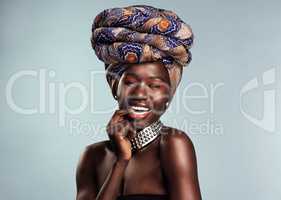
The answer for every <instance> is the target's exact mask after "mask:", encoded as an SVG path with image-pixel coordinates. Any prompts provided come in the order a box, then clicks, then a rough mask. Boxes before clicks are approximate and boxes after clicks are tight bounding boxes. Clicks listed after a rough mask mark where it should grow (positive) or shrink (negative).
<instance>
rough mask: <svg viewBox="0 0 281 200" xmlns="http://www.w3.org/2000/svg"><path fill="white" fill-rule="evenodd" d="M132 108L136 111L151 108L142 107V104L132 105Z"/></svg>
mask: <svg viewBox="0 0 281 200" xmlns="http://www.w3.org/2000/svg"><path fill="white" fill-rule="evenodd" d="M131 108H132V109H133V110H135V111H148V110H149V108H146V107H140V106H131Z"/></svg>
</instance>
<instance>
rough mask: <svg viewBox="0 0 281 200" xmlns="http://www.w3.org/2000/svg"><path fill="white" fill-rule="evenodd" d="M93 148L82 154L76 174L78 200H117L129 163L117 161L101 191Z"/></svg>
mask: <svg viewBox="0 0 281 200" xmlns="http://www.w3.org/2000/svg"><path fill="white" fill-rule="evenodd" d="M94 153H95V152H93V149H92V148H89V147H88V148H87V149H86V150H85V152H84V153H83V154H82V156H81V159H80V161H79V164H78V168H77V172H76V185H77V196H76V199H77V200H112V199H117V196H118V193H119V189H120V187H121V182H122V178H123V175H124V171H125V169H126V166H127V161H121V160H120V161H118V160H117V161H116V162H115V163H114V164H113V167H112V168H111V170H110V172H109V174H108V176H107V178H106V180H105V182H104V183H103V185H102V187H101V189H100V191H98V188H97V184H96V179H95V178H96V177H95V172H94V169H95V161H94V157H95V156H94Z"/></svg>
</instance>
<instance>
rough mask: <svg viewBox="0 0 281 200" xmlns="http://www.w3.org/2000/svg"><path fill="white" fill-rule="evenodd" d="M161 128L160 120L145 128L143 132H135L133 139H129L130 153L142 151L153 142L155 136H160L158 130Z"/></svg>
mask: <svg viewBox="0 0 281 200" xmlns="http://www.w3.org/2000/svg"><path fill="white" fill-rule="evenodd" d="M162 127H163V124H162V122H161V121H160V120H157V121H155V122H153V123H152V124H150V125H149V126H147V127H145V128H144V129H143V130H141V131H139V132H137V134H136V136H135V137H133V138H130V141H131V144H132V148H131V149H132V151H137V150H139V149H142V148H143V147H144V146H146V145H148V144H149V143H151V142H152V141H153V140H155V139H156V138H157V136H158V135H160V130H161V128H162Z"/></svg>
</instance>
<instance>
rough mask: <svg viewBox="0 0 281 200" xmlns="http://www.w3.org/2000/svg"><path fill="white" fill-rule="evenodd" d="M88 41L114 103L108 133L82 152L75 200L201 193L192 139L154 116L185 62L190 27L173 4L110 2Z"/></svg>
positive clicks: (177, 198)
mask: <svg viewBox="0 0 281 200" xmlns="http://www.w3.org/2000/svg"><path fill="white" fill-rule="evenodd" d="M91 42H92V46H93V48H94V50H95V52H96V54H97V56H98V58H99V59H100V60H102V61H103V62H104V63H105V68H106V72H107V75H106V77H107V81H108V83H109V85H110V87H111V89H112V94H113V97H114V98H115V99H116V100H117V101H118V105H119V110H117V111H116V112H115V113H114V114H113V116H112V118H111V120H110V122H109V123H108V125H107V134H108V136H109V140H107V141H102V142H98V143H95V144H92V145H89V146H88V147H87V148H86V150H85V152H84V153H83V155H82V157H81V159H80V162H79V165H78V168H77V177H76V181H77V200H115V199H118V200H140V199H141V200H157V199H159V200H164V199H169V200H199V199H201V194H200V188H199V181H198V176H197V164H196V155H195V150H194V147H193V144H192V142H191V140H190V138H189V137H188V136H187V134H186V133H184V132H183V131H181V130H178V129H175V128H172V127H168V126H164V125H163V124H162V122H161V121H160V117H161V115H162V114H163V113H164V112H165V110H166V109H167V107H168V105H169V103H170V102H171V100H172V97H173V95H174V93H175V90H176V88H177V86H178V84H179V82H180V80H181V75H182V68H183V66H185V65H187V64H188V63H189V62H190V61H191V54H190V52H189V50H188V49H189V48H190V47H191V45H192V42H193V33H192V31H191V28H190V27H189V26H188V25H187V24H185V23H184V22H183V21H182V20H181V19H180V18H179V17H178V16H177V15H176V14H175V13H173V12H171V11H167V10H163V9H157V8H154V7H151V6H144V5H136V6H129V7H125V8H113V9H107V10H105V11H103V12H101V13H100V14H99V15H98V16H97V17H96V18H95V20H94V24H93V27H92V39H91Z"/></svg>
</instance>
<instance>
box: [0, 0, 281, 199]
mask: <svg viewBox="0 0 281 200" xmlns="http://www.w3.org/2000/svg"><path fill="white" fill-rule="evenodd" d="M131 4H149V5H153V6H156V7H161V8H166V9H170V10H174V11H176V13H177V14H178V15H179V16H180V17H181V18H182V19H183V20H184V21H186V22H187V23H189V24H190V25H191V27H192V29H193V32H194V34H195V43H194V46H193V48H192V50H191V51H192V54H193V61H192V62H191V64H190V65H189V66H188V67H187V68H186V69H185V71H184V75H183V79H182V82H181V85H180V87H179V88H178V90H177V94H176V95H177V96H176V97H177V98H179V100H180V101H179V102H176V101H173V102H172V105H171V107H170V108H169V110H168V111H167V113H166V114H165V115H164V116H163V121H164V122H165V123H166V124H169V125H171V126H174V127H178V128H181V127H180V126H181V125H183V124H190V123H192V122H193V123H197V124H202V123H203V124H204V123H205V122H206V121H207V120H211V121H213V124H217V125H220V126H221V127H222V128H223V131H222V132H221V133H220V134H213V133H211V132H207V133H206V132H204V131H201V132H199V133H198V132H196V131H192V130H185V131H186V132H187V133H188V134H189V136H190V137H191V139H192V141H193V143H194V146H195V148H196V153H197V159H198V170H199V178H200V185H201V191H202V196H203V199H210V200H225V199H229V200H236V199H256V200H263V199H268V200H277V199H280V198H281V192H280V180H279V179H280V177H281V176H280V175H281V157H280V146H281V136H280V115H281V109H280V108H281V107H280V106H281V105H280V93H281V87H280V76H281V70H280V64H281V57H280V52H281V45H280V43H281V39H280V35H281V26H280V25H281V21H280V19H281V13H280V6H281V3H280V1H277V0H276V1H274V0H270V1H260V0H257V1H254V0H252V1H247V0H246V1H215V0H211V1H188V0H185V1H179V0H173V1H108V0H103V1H94V0H91V1H89V0H85V1H69V0H68V1H53V0H50V1H35V0H33V1H32V0H26V1H20V0H13V1H8V0H1V4H0V27H1V32H0V44H1V54H0V109H1V110H0V111H1V117H0V158H1V164H0V193H1V199H5V200H15V199H28V200H33V199H34V200H35V199H42V200H44V199H53V200H56V199H57V200H61V199H74V198H75V193H76V189H75V169H76V166H77V163H78V159H79V156H80V154H81V152H82V151H83V149H84V148H85V146H86V145H88V144H91V143H94V142H97V141H101V140H104V139H106V134H105V132H104V130H103V129H102V128H103V127H104V126H105V125H106V123H107V121H108V120H109V119H110V116H111V114H112V111H113V109H114V107H115V106H116V103H115V101H114V100H113V98H112V97H111V94H110V90H109V88H108V86H107V84H106V82H105V79H104V76H103V75H99V76H95V77H94V82H93V84H91V82H90V80H91V76H90V72H91V71H102V70H103V65H102V63H101V62H100V61H98V60H97V58H96V56H95V55H94V52H93V50H92V49H91V46H90V31H91V23H92V20H93V18H94V16H96V15H97V14H98V13H99V12H100V11H102V10H103V9H105V8H110V7H118V6H120V7H121V6H126V5H131ZM272 68H275V70H276V81H275V82H274V84H273V85H272V86H268V87H260V88H258V89H256V90H253V91H251V93H249V94H248V95H247V97H245V100H244V101H243V106H244V108H245V109H246V110H247V112H248V113H250V114H251V115H253V116H257V117H259V118H261V117H262V115H263V109H262V108H263V91H264V89H266V90H270V89H274V90H275V91H276V107H275V110H276V116H275V117H276V124H277V125H276V129H275V130H274V131H273V132H269V131H266V130H264V129H263V128H261V127H258V126H256V125H254V124H253V123H252V122H250V121H249V120H247V119H246V118H245V117H244V116H243V115H242V113H241V111H240V106H239V92H240V90H241V88H242V87H243V85H244V84H246V83H247V82H248V81H249V80H251V79H252V78H255V77H261V76H262V74H263V72H265V71H267V70H270V69H272ZM40 69H46V70H47V71H48V72H49V71H50V70H53V71H55V75H56V76H55V77H53V78H51V77H48V78H47V81H48V83H54V84H55V86H56V94H55V95H56V96H55V102H56V103H57V102H58V101H59V97H60V96H59V92H58V85H59V83H64V84H65V85H66V84H68V83H71V82H80V83H81V84H83V85H84V86H85V87H86V88H87V89H88V90H90V89H89V88H90V87H92V93H91V94H93V98H92V99H91V100H90V102H92V103H93V104H94V106H93V110H92V111H91V110H90V108H89V107H90V106H87V108H86V109H85V110H84V111H83V112H81V113H79V114H77V115H71V114H68V115H67V116H66V125H65V127H62V126H59V121H58V117H59V112H58V109H57V108H56V109H55V113H54V114H50V113H40V114H39V113H37V114H33V115H23V114H20V113H16V112H14V111H13V110H12V109H11V108H10V107H9V106H8V104H7V100H6V94H5V88H6V86H7V83H8V81H9V79H10V78H11V77H12V76H13V75H14V74H15V73H17V72H19V71H22V70H34V71H35V72H39V70H40ZM259 80H260V78H259ZM38 81H39V80H38V78H31V77H29V78H24V79H20V80H19V81H18V82H17V84H16V85H15V87H14V89H13V97H14V99H15V100H16V102H17V104H18V105H20V106H22V107H26V108H31V107H36V106H37V107H38V104H39V86H38V85H39V84H38V83H39V82H38ZM194 82H197V83H200V84H202V85H204V87H206V89H207V91H208V93H210V85H211V84H217V83H222V84H223V86H222V87H220V88H219V89H218V90H217V91H216V93H215V94H216V95H215V98H214V112H211V111H210V101H209V100H206V99H186V98H185V97H184V96H185V95H186V93H185V89H186V88H187V86H188V85H189V84H192V83H194ZM188 94H190V95H202V90H200V89H199V88H197V89H196V88H193V89H192V90H190V91H189V93H188ZM176 97H175V98H176ZM46 101H47V103H49V101H48V100H46ZM66 102H67V105H69V106H70V107H71V108H76V107H77V106H79V104H80V103H81V96H80V93H79V92H78V91H77V90H73V91H72V92H70V93H69V94H68V95H67V96H66ZM183 103H188V105H189V106H190V107H192V108H193V109H196V110H199V109H204V110H206V112H205V113H203V114H191V113H189V112H187V110H186V109H183V107H182V106H183ZM56 105H57V104H56ZM98 110H99V111H108V112H106V113H97V111H98ZM73 119H75V120H79V122H80V123H81V124H86V125H81V126H80V129H74V130H72V129H70V125H69V123H70V120H73ZM88 125H92V126H96V129H95V130H88V129H87V127H88ZM97 130H98V131H97Z"/></svg>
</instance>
